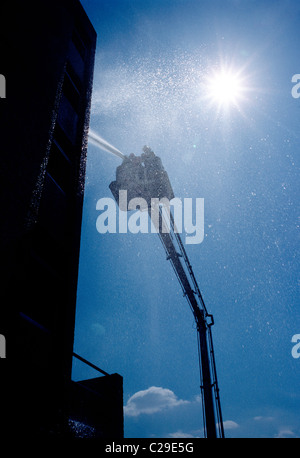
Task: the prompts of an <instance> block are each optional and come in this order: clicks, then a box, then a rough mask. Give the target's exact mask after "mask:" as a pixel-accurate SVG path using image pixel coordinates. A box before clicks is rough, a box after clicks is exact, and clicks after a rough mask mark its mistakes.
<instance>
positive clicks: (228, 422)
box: [223, 420, 239, 429]
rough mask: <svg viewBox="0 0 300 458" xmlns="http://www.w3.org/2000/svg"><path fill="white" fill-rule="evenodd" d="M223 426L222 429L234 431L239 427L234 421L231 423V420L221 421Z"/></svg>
mask: <svg viewBox="0 0 300 458" xmlns="http://www.w3.org/2000/svg"><path fill="white" fill-rule="evenodd" d="M223 426H224V429H235V428H238V427H239V425H238V424H237V423H236V422H235V421H232V420H226V421H223Z"/></svg>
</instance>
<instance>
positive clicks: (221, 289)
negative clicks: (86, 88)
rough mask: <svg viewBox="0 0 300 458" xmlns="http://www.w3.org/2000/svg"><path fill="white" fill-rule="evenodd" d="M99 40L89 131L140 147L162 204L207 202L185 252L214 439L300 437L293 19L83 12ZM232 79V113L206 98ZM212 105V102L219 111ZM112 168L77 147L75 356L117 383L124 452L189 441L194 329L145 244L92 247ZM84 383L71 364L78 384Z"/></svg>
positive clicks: (246, 13)
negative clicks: (204, 318) (159, 186)
mask: <svg viewBox="0 0 300 458" xmlns="http://www.w3.org/2000/svg"><path fill="white" fill-rule="evenodd" d="M82 4H83V6H84V8H85V10H86V12H87V14H88V16H89V18H90V20H91V22H92V23H93V25H94V27H95V29H96V31H97V34H98V43H97V52H96V62H95V73H94V88H93V97H92V114H91V129H92V130H93V131H95V132H97V133H98V134H99V135H101V136H102V137H104V138H105V139H106V140H107V141H108V142H110V143H112V144H113V145H114V146H115V147H116V148H118V149H119V150H120V151H122V152H123V153H124V154H130V153H135V154H137V155H139V154H141V153H142V148H143V146H144V145H146V144H147V145H149V146H151V148H152V149H153V151H155V153H156V154H157V155H158V156H159V157H161V159H162V162H163V165H164V167H165V169H166V170H167V172H168V174H169V177H170V180H171V183H172V186H173V189H174V193H175V195H176V196H178V197H180V198H185V197H191V198H193V199H196V198H204V201H205V218H204V222H205V237H204V241H203V242H202V243H201V244H198V245H187V246H186V251H187V254H188V256H189V259H190V262H191V264H192V266H193V270H194V273H195V275H196V278H197V281H198V284H199V286H200V289H201V292H202V294H203V297H204V300H205V303H206V307H207V309H208V311H209V312H210V313H212V314H213V315H214V320H215V325H214V326H213V329H212V330H213V339H214V347H215V357H216V364H217V373H218V379H219V386H220V396H221V404H222V412H223V418H224V422H225V425H224V426H225V436H226V437H300V418H299V408H300V392H299V383H298V382H299V376H300V359H296V358H293V357H292V355H291V350H292V347H293V343H292V342H291V339H292V337H293V336H294V335H296V334H299V333H300V320H299V318H300V313H299V289H298V287H299V275H298V272H299V265H298V254H299V235H298V230H299V197H298V196H299V150H300V141H299V140H300V139H299V113H300V100H299V99H295V98H293V97H292V95H291V90H292V87H293V84H292V82H291V79H292V76H293V75H294V74H297V73H300V63H299V58H298V57H299V46H300V37H299V32H298V30H299V25H300V5H299V2H297V1H296V0H295V1H284V0H281V1H254V0H253V1H243V0H231V1H227V0H223V1H201V0H199V1H196V0H184V1H183V0H172V1H170V0H151V1H150V0H149V1H144V0H109V1H108V0H104V1H102V0H101V1H100V0H99V1H97V0H82ZM224 68H226V69H227V70H230V72H231V74H236V73H238V75H239V77H240V81H241V82H240V84H241V87H242V94H241V95H240V96H238V97H237V99H236V103H237V105H234V104H232V105H229V106H228V107H224V105H223V106H221V107H220V106H219V103H218V100H212V98H211V97H210V98H209V97H207V81H211V80H212V75H214V74H216V75H218V74H220V73H221V72H222V69H224ZM219 101H220V100H219ZM120 163H121V160H120V159H119V158H117V157H115V156H113V155H110V154H108V153H106V152H103V151H101V150H99V149H97V148H96V147H95V146H94V145H92V144H90V145H89V151H88V161H87V176H86V190H85V202H84V214H83V224H82V241H81V255H80V269H79V285H78V295H77V315H76V331H75V346H74V350H75V351H76V352H77V353H79V354H80V355H81V356H83V357H85V358H86V359H88V360H90V361H91V362H93V363H94V364H97V365H98V366H99V367H101V368H102V369H104V370H105V371H107V372H109V373H114V372H118V373H120V374H121V375H122V376H123V377H124V412H125V436H126V437H202V436H203V430H202V421H201V419H202V413H201V402H200V389H199V383H200V382H199V367H198V359H197V358H198V355H197V340H196V330H195V325H194V322H193V316H192V314H191V311H190V309H189V307H188V304H187V302H186V300H185V299H184V298H183V297H182V291H181V288H180V286H179V284H178V282H177V279H176V278H175V275H174V273H173V270H172V268H171V266H170V264H169V263H168V262H167V261H166V259H165V253H164V250H163V248H162V246H161V245H160V241H159V238H158V237H157V235H156V234H131V233H128V234H111V233H107V234H99V233H98V232H97V230H96V219H97V217H98V215H99V211H97V210H96V202H97V201H98V199H100V198H102V197H111V194H110V190H109V188H108V185H109V184H110V182H111V181H113V180H114V179H115V171H116V167H117V166H118V165H120ZM96 375H97V374H96V373H95V372H93V371H92V370H90V369H88V368H86V367H84V366H83V365H82V364H81V363H80V362H74V370H73V377H74V379H75V380H80V379H83V378H88V377H93V376H96Z"/></svg>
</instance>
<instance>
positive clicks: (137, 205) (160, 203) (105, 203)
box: [96, 190, 204, 244]
mask: <svg viewBox="0 0 300 458" xmlns="http://www.w3.org/2000/svg"><path fill="white" fill-rule="evenodd" d="M118 204H119V211H117V205H116V202H115V200H114V199H113V198H111V197H103V198H101V199H99V200H98V201H97V204H96V210H97V211H101V213H100V215H99V216H98V217H97V220H96V229H97V231H98V232H99V234H105V233H107V232H109V233H111V234H115V233H119V234H126V233H128V232H130V233H132V234H138V233H143V234H147V233H158V232H160V233H169V232H170V229H171V220H170V211H171V207H172V210H173V213H172V215H174V216H173V220H174V232H176V233H182V232H183V231H184V232H185V233H186V236H185V242H186V244H199V243H201V242H202V241H203V239H204V199H203V198H196V199H195V200H194V202H193V199H192V198H184V199H183V200H182V199H180V198H178V197H175V198H174V199H171V200H169V199H167V198H166V197H164V198H161V199H158V198H153V199H151V205H150V206H149V205H148V203H147V201H146V200H145V199H143V198H142V197H136V198H134V199H131V200H130V201H129V202H128V204H127V191H126V190H120V191H119V202H118ZM124 210H125V211H124ZM127 210H128V211H130V210H133V211H134V213H132V214H130V216H129V217H128V211H127ZM161 213H162V215H163V218H162V221H161V224H160V215H161ZM148 214H149V215H150V222H149V218H148Z"/></svg>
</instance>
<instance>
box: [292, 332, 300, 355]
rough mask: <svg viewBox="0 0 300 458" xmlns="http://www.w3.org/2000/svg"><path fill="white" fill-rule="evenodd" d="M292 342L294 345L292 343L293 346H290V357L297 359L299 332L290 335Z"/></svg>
mask: <svg viewBox="0 0 300 458" xmlns="http://www.w3.org/2000/svg"><path fill="white" fill-rule="evenodd" d="M292 343H294V344H295V345H293V348H292V351H291V353H292V357H293V358H295V359H298V358H300V334H294V335H293V337H292Z"/></svg>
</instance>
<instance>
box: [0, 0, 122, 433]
mask: <svg viewBox="0 0 300 458" xmlns="http://www.w3.org/2000/svg"><path fill="white" fill-rule="evenodd" d="M8 3H9V4H8ZM1 22H2V25H1V30H0V34H1V49H0V51H1V62H0V73H1V74H3V75H4V76H5V79H6V99H1V100H0V111H1V114H2V119H1V187H2V199H1V213H2V221H1V280H2V287H1V312H0V334H3V335H4V336H5V338H6V344H7V354H6V360H1V363H3V364H1V367H0V369H1V370H2V373H1V385H2V390H1V397H2V398H3V396H5V398H6V400H7V405H6V412H5V413H3V409H2V412H1V415H2V419H3V418H4V421H5V425H6V427H7V428H6V430H8V431H9V432H10V431H15V433H16V434H17V435H19V434H22V433H24V434H30V433H32V434H37V433H39V434H47V435H48V434H55V435H57V434H59V435H61V434H65V433H66V432H68V430H69V428H68V422H69V417H70V412H72V414H74V416H75V417H78V418H79V417H80V418H83V417H85V420H86V421H87V422H88V421H89V414H90V413H91V416H92V417H93V420H92V421H91V423H92V426H91V427H92V428H93V429H94V435H96V436H97V435H98V436H103V434H105V435H111V436H113V435H114V432H112V430H110V431H108V430H107V428H106V430H105V431H103V430H101V431H100V429H101V428H100V426H101V422H102V423H103V421H102V420H103V419H102V420H101V418H100V417H101V415H104V416H105V417H107V415H108V413H107V411H105V409H107V408H108V406H107V403H105V406H104V408H102V409H101V407H100V405H101V399H100V397H101V396H102V398H103V397H105V396H106V394H105V390H107V386H105V385H107V384H108V385H109V382H108V381H109V380H112V379H111V377H113V380H116V382H114V383H115V385H112V386H109V390H108V391H107V392H108V396H110V397H113V392H114V390H115V393H116V396H117V398H116V399H117V405H118V406H119V408H118V409H117V410H116V413H115V426H114V427H115V429H116V430H117V431H116V437H117V436H119V437H121V436H122V435H123V414H122V412H121V410H122V378H121V377H120V376H117V375H115V376H108V375H104V379H105V380H106V381H102V380H101V381H100V380H99V379H96V380H95V381H92V382H88V381H85V382H84V383H82V384H80V385H78V386H77V385H76V384H74V382H71V368H72V352H73V338H74V321H75V304H76V288H77V273H78V260H79V245H80V231H81V217H82V204H83V191H84V177H85V161H86V151H87V132H88V126H89V116H90V101H91V92H92V77H93V67H94V54H95V46H96V33H95V31H94V29H93V27H92V25H91V23H90V21H89V19H88V17H87V16H86V14H85V12H84V10H83V8H82V6H81V4H80V3H79V1H77V0H43V1H36V0H35V1H30V0H28V1H26V2H25V1H14V2H4V5H1ZM90 384H92V385H93V391H91V389H90V388H89V385H90ZM103 390H104V391H103ZM4 393H5V394H4ZM72 393H73V394H74V396H73V397H72V396H71V394H72ZM81 397H83V398H88V402H87V403H86V406H85V407H84V406H83V405H82V402H81V401H80V399H81ZM93 403H94V405H95V406H96V405H97V409H96V408H93V409H92V411H91V412H89V411H88V410H87V409H86V407H89V406H91V405H92V404H93ZM120 407H121V410H120ZM109 415H110V416H111V415H114V412H109ZM97 416H98V419H97V420H95V418H96V417H97ZM97 422H98V423H97ZM99 425H100V426H99ZM120 425H121V426H120ZM111 426H112V427H113V425H111ZM97 428H98V429H97ZM99 428H100V429H99ZM2 431H3V429H2ZM0 434H1V432H0Z"/></svg>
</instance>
